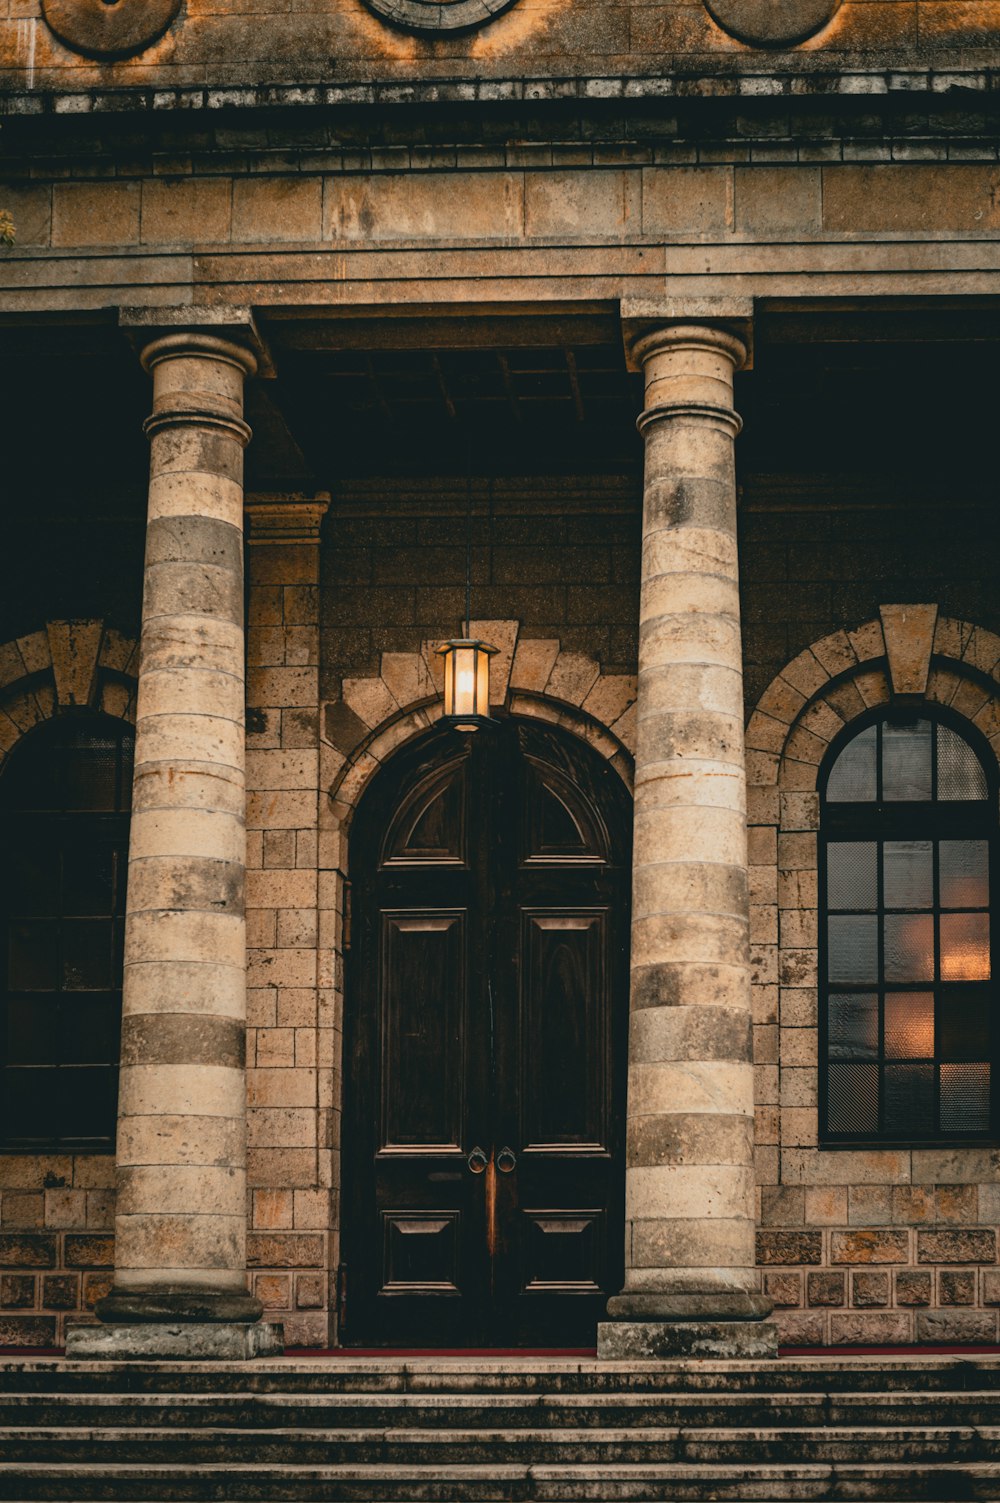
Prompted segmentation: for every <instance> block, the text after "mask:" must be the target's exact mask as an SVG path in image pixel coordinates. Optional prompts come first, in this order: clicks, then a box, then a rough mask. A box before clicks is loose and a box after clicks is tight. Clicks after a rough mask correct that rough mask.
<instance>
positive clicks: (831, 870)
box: [826, 840, 878, 909]
mask: <svg viewBox="0 0 1000 1503" xmlns="http://www.w3.org/2000/svg"><path fill="white" fill-rule="evenodd" d="M826 900H827V904H828V906H829V907H830V908H867V909H874V908H875V906H876V903H877V902H878V846H877V845H876V844H875V842H874V841H873V840H865V841H861V840H845V841H843V842H840V841H838V842H837V843H836V844H835V845H830V846H828V847H827V852H826Z"/></svg>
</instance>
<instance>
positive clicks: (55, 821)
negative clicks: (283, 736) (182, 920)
mask: <svg viewBox="0 0 1000 1503" xmlns="http://www.w3.org/2000/svg"><path fill="white" fill-rule="evenodd" d="M81 732H83V734H84V736H86V734H87V733H88V732H90V733H91V734H93V735H94V736H95V737H97V738H107V739H113V740H114V743H115V750H114V792H113V797H112V800H111V802H112V804H113V807H110V808H100V807H93V806H91V807H86V806H84V807H80V806H77V807H73V806H72V804H71V803H70V802H69V801H68V800H66V799H64V800H63V803H62V804H61V805H60V804H59V803H58V801H53V803H50V804H40V803H35V804H32V801H31V795H32V791H33V790H32V788H31V768H30V759H32V758H33V757H34V758H36V759H37V758H39V757H41V758H43V759H44V758H45V757H48V758H49V759H53V758H54V759H55V760H56V761H58V762H59V767H60V771H59V773H58V774H57V776H56V784H57V786H58V785H60V784H61V787H62V789H63V792H64V793H65V790H66V788H67V786H68V785H67V784H66V783H65V771H64V769H65V765H66V756H67V751H72V750H74V749H75V748H72V747H70V748H67V746H66V737H67V736H69V737H73V736H74V735H76V736H78V735H79V734H80V733H81ZM46 742H47V743H48V745H47V746H46ZM80 749H81V750H83V749H84V748H83V747H81V748H80ZM134 749H135V729H134V727H133V726H132V725H131V724H130V723H129V722H128V721H126V720H122V719H120V718H118V717H116V716H113V715H108V714H105V713H104V712H102V711H96V710H74V711H69V712H67V713H65V714H63V715H58V716H55V717H53V718H51V719H46V720H44V721H41V722H40V723H39V724H38V725H36V726H33V727H32V728H31V730H29V731H27V732H26V733H25V735H24V736H23V737H22V738H21V740H19V741H18V742H17V743H16V744H15V745H14V747H13V748H12V750H11V752H10V754H9V755H8V757H7V759H6V761H5V763H4V765H3V767H2V769H0V863H2V870H0V1092H3V1093H4V1094H5V1095H6V1093H7V1092H8V1090H10V1089H11V1086H10V1085H8V1081H9V1080H10V1077H9V1075H8V1070H10V1071H13V1070H25V1071H27V1070H32V1069H34V1070H37V1071H38V1079H39V1082H41V1081H42V1078H43V1076H44V1084H45V1085H46V1086H50V1087H51V1086H53V1085H56V1086H58V1078H59V1075H60V1073H61V1072H64V1071H66V1072H69V1071H72V1070H75V1069H80V1070H89V1071H91V1072H92V1074H93V1079H94V1083H95V1084H97V1083H98V1074H99V1072H100V1074H101V1077H102V1078H101V1081H100V1084H101V1086H102V1087H103V1090H104V1091H105V1092H106V1095H107V1105H106V1112H105V1121H106V1125H107V1131H105V1132H101V1133H95V1132H93V1131H89V1132H82V1131H80V1132H75V1131H72V1130H68V1129H70V1128H71V1126H72V1122H71V1119H70V1113H71V1111H72V1104H71V1103H72V1098H73V1093H72V1091H70V1092H68V1093H67V1096H68V1098H69V1101H68V1102H62V1103H61V1109H62V1111H63V1112H65V1113H66V1115H65V1116H62V1117H61V1118H60V1115H59V1112H60V1103H59V1102H57V1103H56V1106H55V1109H54V1112H53V1121H54V1125H55V1126H56V1128H57V1130H56V1131H53V1132H51V1133H47V1134H41V1133H38V1132H27V1131H25V1132H17V1131H16V1130H12V1129H14V1127H15V1125H16V1124H15V1123H14V1122H13V1121H10V1120H7V1121H5V1120H4V1117H6V1116H7V1113H6V1111H4V1113H3V1116H0V1151H2V1152H3V1153H5V1154H17V1153H24V1154H39V1153H43V1154H44V1153H50V1154H51V1153H77V1152H85V1153H113V1152H114V1150H115V1134H116V1127H117V1095H118V1070H119V1053H120V1036H121V1000H122V980H123V954H122V951H123V944H124V924H125V891H126V883H127V870H128V846H129V835H130V824H131V793H132V787H131V779H132V773H131V769H132V758H133V756H134ZM60 759H61V760H60ZM25 772H26V776H22V774H24V773H25ZM12 783H13V784H14V792H13V795H12ZM19 783H20V784H21V785H22V786H21V787H20V788H18V786H17V785H18V784H19ZM18 794H20V797H18ZM91 840H92V841H95V842H98V843H100V844H101V846H102V847H103V848H104V849H105V850H106V851H108V852H109V853H110V857H111V872H112V876H111V884H112V885H111V896H110V906H109V909H108V911H107V912H105V911H104V910H103V909H102V910H101V912H99V913H98V912H96V911H95V912H94V914H93V920H96V921H97V922H102V921H103V920H104V919H106V920H107V921H108V923H109V925H110V932H109V941H108V942H109V943H110V946H111V949H110V955H109V980H110V986H107V987H98V988H96V989H94V988H91V987H87V986H84V987H83V988H74V987H72V986H66V985H64V984H63V982H61V981H60V982H57V984H56V985H55V987H54V988H43V989H41V990H39V991H38V992H37V993H36V994H37V995H38V997H39V998H41V999H43V1000H42V1004H41V1005H43V1006H46V1007H48V1008H50V1010H51V1013H50V1015H51V1017H52V1019H53V1027H55V1028H58V1026H59V1023H60V1022H61V1021H62V1019H63V1010H64V1009H65V1007H66V1005H67V1004H66V1003H65V1002H63V1001H62V1000H61V999H62V998H64V997H72V996H74V995H79V996H82V997H92V998H96V999H103V1000H104V1002H105V1004H106V1011H108V1012H109V1014H110V1016H109V1018H108V1019H107V1026H108V1033H109V1043H111V1044H113V1051H112V1052H113V1057H111V1058H107V1059H105V1058H101V1059H99V1060H98V1059H85V1058H84V1059H81V1058H78V1057H74V1056H73V1054H72V1052H71V1050H70V1048H68V1047H66V1048H64V1044H63V1037H62V1031H61V1030H60V1048H59V1051H58V1053H59V1054H63V1053H65V1057H58V1058H56V1057H55V1054H56V1052H57V1051H54V1057H53V1059H52V1061H51V1062H36V1063H24V1062H20V1063H17V1064H14V1063H11V1062H9V1060H8V1049H9V1022H8V1007H9V1005H10V1003H11V1000H12V999H14V998H17V999H18V1000H20V1001H22V1002H27V1001H29V1000H30V998H31V997H32V994H33V993H32V990H31V989H28V990H27V991H26V990H25V989H24V988H23V987H22V988H20V989H18V990H14V989H12V988H10V987H9V985H8V982H9V945H10V939H11V932H10V926H11V925H13V924H15V923H17V922H18V920H19V919H20V921H21V922H22V923H28V924H31V923H39V924H51V925H52V926H53V930H54V931H55V930H56V929H59V930H60V933H61V928H60V926H62V925H63V924H64V923H65V921H66V920H67V918H69V919H70V920H71V921H72V920H73V919H76V920H77V922H78V923H79V922H80V921H82V923H83V924H84V925H85V924H87V923H88V921H92V919H91V915H90V914H88V912H87V910H86V905H84V908H83V911H82V912H81V911H80V910H79V909H77V910H76V911H74V910H73V908H72V906H71V907H70V910H69V912H67V911H66V903H65V885H64V884H65V860H66V856H67V854H68V853H71V852H72V851H73V850H74V849H75V850H77V851H79V850H85V849H86V848H87V843H88V841H91ZM15 841H21V842H24V843H27V842H28V841H34V843H35V844H36V845H38V846H41V847H42V848H43V849H46V850H50V849H51V850H52V851H54V852H56V853H57V854H58V859H59V861H60V868H59V875H58V880H57V882H55V883H53V886H54V887H56V886H57V887H58V889H59V896H58V899H57V901H56V904H55V908H54V909H53V911H51V912H49V911H46V912H42V911H41V909H40V910H39V911H38V913H37V914H30V913H27V912H25V911H24V910H22V912H21V913H18V911H17V909H16V908H14V909H13V910H12V906H11V897H10V887H9V881H10V878H11V867H10V866H9V865H8V862H9V861H10V860H11V858H12V856H13V854H14V849H15V847H14V846H13V844H12V842H15ZM5 850H6V852H7V853H8V854H7V855H6V856H5ZM97 880H98V879H97V878H96V877H95V883H96V882H97ZM57 943H58V944H61V943H62V940H61V939H59V940H58V941H57ZM58 970H59V972H60V974H61V973H62V970H63V966H62V964H60V966H59V967H58ZM63 981H64V978H63ZM69 1005H70V1006H72V1004H69ZM65 1036H66V1037H67V1038H71V1036H72V1030H71V1029H66V1030H65ZM81 1036H82V1035H81Z"/></svg>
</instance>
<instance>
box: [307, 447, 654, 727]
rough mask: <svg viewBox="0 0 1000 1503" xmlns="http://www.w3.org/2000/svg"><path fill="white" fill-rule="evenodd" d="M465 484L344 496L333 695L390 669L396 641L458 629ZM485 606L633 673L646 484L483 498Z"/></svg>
mask: <svg viewBox="0 0 1000 1503" xmlns="http://www.w3.org/2000/svg"><path fill="white" fill-rule="evenodd" d="M468 505H469V503H468V501H467V498H466V494H465V487H464V485H463V484H461V483H460V484H458V485H448V484H440V485H437V486H435V485H434V484H433V483H430V484H428V485H427V486H425V487H423V488H421V489H420V490H416V491H415V490H413V489H408V488H407V487H405V486H400V487H398V488H395V490H394V488H393V487H391V486H389V485H387V486H385V487H384V488H383V490H382V494H381V496H380V497H379V498H378V499H376V498H374V497H373V498H372V499H370V500H367V499H366V500H365V501H364V502H361V501H360V499H359V501H358V502H356V503H355V504H353V505H352V503H351V501H350V500H349V499H347V500H345V502H344V503H342V504H338V507H337V509H336V514H335V515H331V517H330V519H329V523H328V526H327V542H326V547H325V548H324V550H323V562H322V569H323V597H322V647H323V669H322V678H321V684H322V695H323V698H324V700H327V701H331V700H334V699H336V698H337V697H338V696H339V689H340V680H341V679H343V678H352V677H363V676H367V675H371V674H374V673H376V672H377V671H378V663H379V657H380V654H381V653H383V652H413V651H415V650H418V649H419V648H420V645H421V643H422V642H424V641H426V640H428V639H434V638H437V639H440V640H444V639H445V638H447V637H449V636H452V635H454V633H455V632H456V631H457V630H458V628H459V625H460V623H461V621H462V619H463V616H464V613H465V565H466V534H467V527H468V522H467V512H468ZM472 509H473V517H472V614H473V616H475V617H478V618H480V619H491V620H496V619H509V618H513V619H516V620H517V621H519V622H520V630H521V635H522V636H523V637H537V638H542V639H545V638H558V639H559V640H560V641H561V642H562V645H563V647H564V649H566V650H567V651H576V652H582V653H587V654H589V656H590V657H592V658H596V659H598V660H599V661H600V662H601V664H602V666H603V668H604V670H605V671H606V672H608V673H634V672H635V664H636V637H637V632H638V624H637V623H638V614H639V607H638V591H639V585H638V571H639V555H638V544H639V486H638V481H636V482H635V484H634V486H633V484H631V483H629V482H623V481H616V480H614V479H610V480H608V481H605V482H603V483H602V480H601V477H592V478H588V479H587V480H586V481H582V480H581V481H577V482H574V480H573V479H572V478H571V477H570V478H566V479H558V480H556V479H553V480H551V481H545V480H542V481H532V482H525V484H524V485H523V487H522V488H521V491H520V494H519V493H518V488H517V486H516V484H511V483H507V484H505V485H504V486H503V487H498V488H495V489H494V490H492V491H491V490H490V489H489V488H488V487H487V486H486V485H485V484H484V483H483V482H482V481H481V480H480V479H479V478H478V477H477V481H476V485H475V493H474V497H473V499H472Z"/></svg>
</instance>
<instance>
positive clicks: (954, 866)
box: [940, 840, 990, 908]
mask: <svg viewBox="0 0 1000 1503" xmlns="http://www.w3.org/2000/svg"><path fill="white" fill-rule="evenodd" d="M940 852H941V907H942V908H986V907H988V906H989V901H990V866H989V857H990V848H989V845H988V844H987V842H986V841H985V840H942V841H941V845H940Z"/></svg>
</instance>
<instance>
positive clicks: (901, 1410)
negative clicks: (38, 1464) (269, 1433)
mask: <svg viewBox="0 0 1000 1503" xmlns="http://www.w3.org/2000/svg"><path fill="white" fill-rule="evenodd" d="M998 1416H1000V1402H998V1398H997V1395H995V1394H994V1393H991V1392H988V1393H975V1392H972V1393H962V1392H960V1393H948V1392H939V1393H931V1394H921V1393H917V1394H913V1393H894V1394H885V1395H873V1394H833V1395H825V1394H821V1393H820V1394H780V1395H756V1394H714V1395H711V1396H702V1395H699V1394H678V1393H673V1394H649V1393H624V1394H615V1395H605V1394H601V1395H597V1396H591V1395H582V1394H552V1395H544V1394H498V1395H496V1396H495V1397H493V1398H491V1399H486V1398H484V1397H483V1396H480V1395H470V1394H452V1395H448V1396H444V1395H441V1394H410V1393H401V1394H396V1395H383V1394H333V1395H331V1394H250V1395H239V1394H227V1393H222V1394H211V1393H208V1394H169V1395H163V1394H128V1395H125V1394H104V1393H102V1394H56V1393H46V1392H42V1393H34V1392H29V1393H21V1394H7V1395H3V1396H0V1426H15V1427H17V1426H27V1425H46V1426H56V1427H58V1426H89V1427H95V1428H96V1427H106V1426H114V1427H116V1428H119V1429H129V1428H140V1427H143V1426H147V1425H149V1426H171V1427H174V1426H181V1427H187V1428H193V1427H199V1426H208V1427H214V1428H220V1427H221V1428H227V1427H229V1428H245V1429H253V1428H257V1427H260V1426H264V1427H268V1428H275V1427H283V1428H289V1429H291V1428H298V1429H314V1428H324V1429H333V1428H353V1429H363V1428H374V1427H382V1428H392V1427H396V1426H411V1427H413V1426H416V1427H422V1428H425V1429H431V1428H441V1429H449V1428H456V1427H457V1428H462V1429H470V1428H475V1427H481V1428H496V1427H498V1426H500V1425H502V1426H503V1427H505V1428H507V1429H515V1428H523V1427H542V1426H545V1427H547V1428H564V1427H570V1428H573V1427H576V1428H582V1427H587V1428H603V1429H607V1428H621V1427H627V1426H630V1425H646V1426H648V1425H660V1426H664V1425H667V1426H673V1427H681V1428H692V1427H695V1428H699V1429H704V1428H723V1427H726V1426H731V1425H733V1426H739V1427H741V1428H743V1429H745V1428H747V1427H751V1428H762V1429H773V1428H775V1427H778V1426H795V1425H844V1426H875V1427H879V1426H884V1425H887V1424H898V1425H906V1426H928V1425H930V1426H963V1425H965V1426H970V1425H971V1426H982V1425H990V1424H993V1423H994V1422H995V1421H996V1420H997V1418H998Z"/></svg>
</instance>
